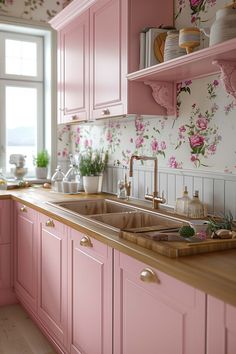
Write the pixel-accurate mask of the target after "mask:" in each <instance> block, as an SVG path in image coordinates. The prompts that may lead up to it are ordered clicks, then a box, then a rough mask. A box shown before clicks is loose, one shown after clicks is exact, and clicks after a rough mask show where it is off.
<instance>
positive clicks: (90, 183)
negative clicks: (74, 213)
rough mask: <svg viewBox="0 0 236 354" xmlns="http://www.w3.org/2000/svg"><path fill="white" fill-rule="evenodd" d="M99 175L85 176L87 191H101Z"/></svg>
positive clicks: (92, 192)
mask: <svg viewBox="0 0 236 354" xmlns="http://www.w3.org/2000/svg"><path fill="white" fill-rule="evenodd" d="M99 177H100V176H83V184H84V190H85V193H88V194H94V193H98V192H99V187H100V185H99ZM100 184H101V183H100ZM100 189H101V188H100ZM100 191H101V190H100Z"/></svg>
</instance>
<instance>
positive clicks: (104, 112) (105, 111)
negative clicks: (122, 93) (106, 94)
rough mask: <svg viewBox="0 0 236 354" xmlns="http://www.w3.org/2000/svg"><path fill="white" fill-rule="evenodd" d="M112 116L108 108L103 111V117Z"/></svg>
mask: <svg viewBox="0 0 236 354" xmlns="http://www.w3.org/2000/svg"><path fill="white" fill-rule="evenodd" d="M109 114H110V110H109V109H108V108H105V109H104V110H103V111H102V115H103V116H107V115H109Z"/></svg>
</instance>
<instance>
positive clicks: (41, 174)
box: [35, 167, 48, 179]
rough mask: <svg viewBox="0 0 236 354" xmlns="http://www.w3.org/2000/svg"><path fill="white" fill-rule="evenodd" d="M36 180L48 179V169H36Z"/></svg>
mask: <svg viewBox="0 0 236 354" xmlns="http://www.w3.org/2000/svg"><path fill="white" fill-rule="evenodd" d="M35 172H36V178H37V179H46V178H47V175H48V168H47V167H36V169H35Z"/></svg>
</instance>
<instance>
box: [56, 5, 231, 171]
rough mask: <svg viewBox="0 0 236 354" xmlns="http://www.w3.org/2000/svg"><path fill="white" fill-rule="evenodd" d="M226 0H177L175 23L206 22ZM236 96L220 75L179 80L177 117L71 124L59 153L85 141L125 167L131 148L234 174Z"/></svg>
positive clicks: (171, 162) (165, 161)
mask: <svg viewBox="0 0 236 354" xmlns="http://www.w3.org/2000/svg"><path fill="white" fill-rule="evenodd" d="M227 2H228V1H224V0H176V1H175V18H176V27H177V28H182V27H186V26H193V25H194V26H195V25H197V26H200V27H201V26H204V27H208V26H210V25H211V24H212V23H213V21H214V18H215V13H216V11H217V9H219V8H221V7H222V6H223V5H224V4H226V3H227ZM235 113H236V101H235V100H234V99H233V97H232V96H229V95H227V93H226V92H225V90H224V89H223V87H222V85H221V83H220V80H219V75H213V76H209V77H206V78H201V79H197V80H194V81H191V80H188V81H184V82H181V83H178V84H177V116H176V117H168V118H167V117H165V116H163V117H162V116H157V117H152V118H150V117H145V116H138V117H127V118H125V119H110V120H109V121H105V122H98V123H97V124H96V125H95V124H94V123H93V124H84V125H77V126H76V125H73V126H71V127H69V126H68V127H66V126H60V127H59V136H60V135H61V134H62V135H63V132H64V131H65V130H66V131H67V133H68V137H69V142H68V141H67V142H66V143H65V142H64V143H63V141H61V140H60V138H59V144H58V155H59V157H60V158H61V157H62V155H63V154H64V159H66V158H67V155H68V152H69V151H70V152H72V153H80V152H81V151H83V150H84V149H85V148H86V147H87V146H93V147H94V148H98V147H103V148H104V149H107V150H108V151H109V157H110V163H111V164H114V165H122V166H127V164H128V161H129V158H130V156H131V154H132V153H137V154H145V155H153V156H158V160H159V166H160V167H169V168H172V169H189V170H196V169H197V170H200V171H201V170H202V171H212V172H213V171H214V172H225V173H231V174H236V144H235V132H236V114H235Z"/></svg>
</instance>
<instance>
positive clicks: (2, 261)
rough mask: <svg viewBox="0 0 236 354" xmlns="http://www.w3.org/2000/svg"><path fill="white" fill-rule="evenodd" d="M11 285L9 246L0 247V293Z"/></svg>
mask: <svg viewBox="0 0 236 354" xmlns="http://www.w3.org/2000/svg"><path fill="white" fill-rule="evenodd" d="M11 285H12V284H11V245H10V244H6V245H0V292H1V289H7V288H10V287H11Z"/></svg>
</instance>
